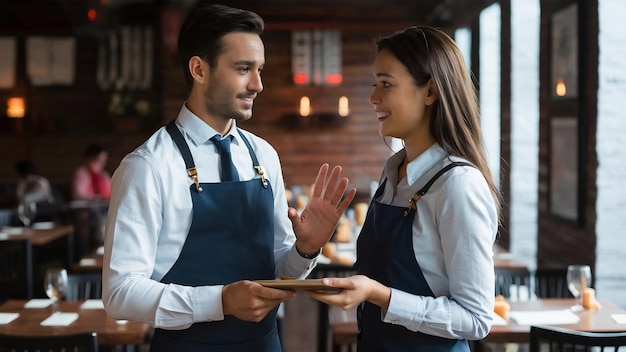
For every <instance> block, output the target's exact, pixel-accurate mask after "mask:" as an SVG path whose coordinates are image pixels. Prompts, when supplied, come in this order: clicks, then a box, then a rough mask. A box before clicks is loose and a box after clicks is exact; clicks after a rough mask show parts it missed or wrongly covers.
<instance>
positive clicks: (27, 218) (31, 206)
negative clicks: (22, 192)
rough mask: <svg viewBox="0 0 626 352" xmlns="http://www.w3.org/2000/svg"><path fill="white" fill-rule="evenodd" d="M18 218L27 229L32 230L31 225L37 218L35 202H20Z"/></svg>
mask: <svg viewBox="0 0 626 352" xmlns="http://www.w3.org/2000/svg"><path fill="white" fill-rule="evenodd" d="M17 216H18V217H19V218H20V221H21V222H22V224H24V227H25V228H30V225H31V224H32V223H33V220H35V216H37V204H36V203H35V202H28V201H24V202H20V204H19V205H18V206H17Z"/></svg>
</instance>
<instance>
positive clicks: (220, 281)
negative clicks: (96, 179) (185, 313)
mask: <svg viewBox="0 0 626 352" xmlns="http://www.w3.org/2000/svg"><path fill="white" fill-rule="evenodd" d="M171 125H172V127H174V128H171V127H169V126H168V129H167V130H168V132H169V133H170V135H172V138H173V139H174V141H175V142H176V144H177V146H178V148H179V150H180V151H181V154H182V155H183V158H185V164H186V166H187V169H191V168H194V169H195V167H194V166H193V159H192V157H191V153H190V152H189V148H188V146H187V143H186V142H185V140H184V138H182V134H180V131H179V130H178V128H177V127H176V126H175V125H174V124H173V122H172V123H171ZM177 132H178V133H177ZM239 134H240V136H241V138H242V140H243V141H244V143H245V144H246V145H247V147H248V150H249V152H250V157H251V158H252V161H253V163H254V166H259V164H258V161H257V158H256V154H255V153H254V151H253V149H252V147H251V146H250V143H249V142H248V140H247V139H246V138H245V137H244V135H243V134H242V133H241V132H239ZM183 144H184V145H183ZM258 170H259V169H258V168H257V171H258ZM181 172H185V170H181ZM259 173H260V174H261V172H259ZM261 176H263V177H264V175H261ZM263 177H262V178H253V179H251V180H249V181H232V182H220V183H200V184H197V183H196V184H195V185H193V184H192V185H191V190H190V192H191V199H192V201H193V219H192V222H191V228H190V229H189V234H188V235H187V239H186V241H185V244H184V246H183V249H182V252H181V253H180V256H179V257H178V259H177V260H176V263H174V265H173V266H172V268H171V269H170V270H169V272H168V273H167V274H166V275H165V276H164V277H163V279H162V280H161V282H163V283H175V284H180V285H186V286H202V285H226V284H229V283H232V282H235V281H239V280H244V279H245V280H259V279H274V277H275V274H274V222H273V217H274V196H273V193H272V188H271V186H270V185H269V184H268V182H266V180H265V178H263ZM174 191H176V190H174ZM276 311H277V308H276V309H274V310H272V311H271V312H270V313H269V314H268V315H267V316H266V317H265V318H264V319H263V320H262V321H261V322H259V323H254V322H248V321H243V320H239V319H237V318H235V317H233V316H225V317H224V320H223V321H213V322H204V323H195V324H193V325H192V326H191V327H189V328H187V329H184V330H165V329H156V330H155V333H154V337H153V338H152V342H151V347H150V351H151V352H174V351H176V352H206V351H220V352H223V351H271V352H274V351H281V347H280V340H279V337H278V330H277V327H276Z"/></svg>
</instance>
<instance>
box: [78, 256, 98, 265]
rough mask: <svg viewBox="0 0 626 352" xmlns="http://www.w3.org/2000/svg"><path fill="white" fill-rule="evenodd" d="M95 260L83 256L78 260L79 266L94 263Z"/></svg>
mask: <svg viewBox="0 0 626 352" xmlns="http://www.w3.org/2000/svg"><path fill="white" fill-rule="evenodd" d="M96 263H97V261H96V260H95V259H93V258H83V259H81V260H80V261H79V262H78V265H80V266H92V265H96Z"/></svg>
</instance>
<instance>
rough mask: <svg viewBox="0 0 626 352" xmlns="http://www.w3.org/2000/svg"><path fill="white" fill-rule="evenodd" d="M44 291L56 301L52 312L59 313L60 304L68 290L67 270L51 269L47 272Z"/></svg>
mask: <svg viewBox="0 0 626 352" xmlns="http://www.w3.org/2000/svg"><path fill="white" fill-rule="evenodd" d="M44 289H45V290H46V295H48V297H49V298H50V299H51V300H53V301H54V303H53V304H52V312H53V313H54V312H56V311H57V307H58V304H59V303H58V302H59V300H60V299H61V298H63V296H65V291H66V290H67V270H65V269H63V268H49V269H47V270H46V277H45V280H44Z"/></svg>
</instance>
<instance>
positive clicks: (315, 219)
mask: <svg viewBox="0 0 626 352" xmlns="http://www.w3.org/2000/svg"><path fill="white" fill-rule="evenodd" d="M328 169H329V166H328V164H323V165H322V166H321V167H320V170H319V172H318V174H317V178H316V179H315V184H314V186H313V194H312V195H311V199H309V202H308V203H307V205H306V208H305V209H304V210H303V211H302V214H300V215H298V212H297V211H296V209H294V208H289V212H288V214H289V219H290V220H291V223H292V224H293V230H294V232H295V234H296V248H297V249H298V252H300V254H304V255H314V254H316V253H318V252H319V249H320V248H321V247H322V246H323V245H324V244H326V242H328V240H329V239H330V236H332V234H333V231H334V230H335V227H336V226H337V222H338V221H339V219H340V218H341V215H342V214H343V212H344V211H345V210H346V208H348V205H350V203H351V202H352V199H354V196H355V195H356V189H354V188H353V189H351V190H350V191H349V192H348V194H347V195H346V196H345V197H344V198H343V200H342V197H343V194H344V192H345V190H346V188H347V186H348V179H347V178H346V177H344V178H341V179H340V175H341V166H335V167H334V168H333V170H332V172H331V173H330V176H328Z"/></svg>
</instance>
